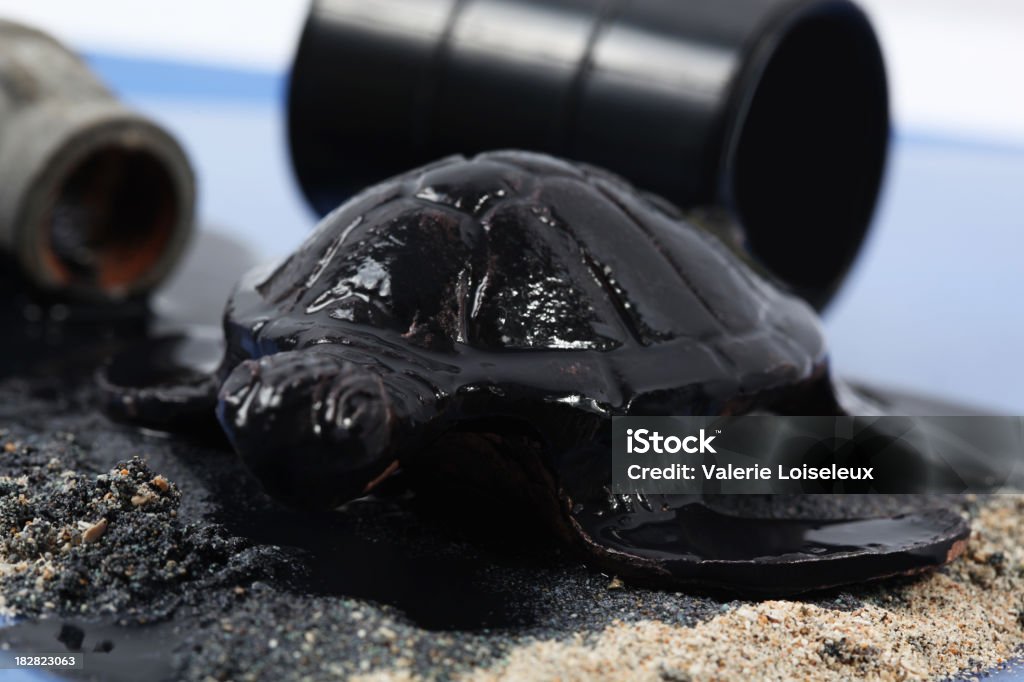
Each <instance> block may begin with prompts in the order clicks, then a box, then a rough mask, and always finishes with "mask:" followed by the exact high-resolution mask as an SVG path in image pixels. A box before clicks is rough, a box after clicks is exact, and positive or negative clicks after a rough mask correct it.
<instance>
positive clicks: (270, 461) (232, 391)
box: [217, 350, 397, 508]
mask: <svg viewBox="0 0 1024 682" xmlns="http://www.w3.org/2000/svg"><path fill="white" fill-rule="evenodd" d="M217 417H218V419H219V420H220V423H221V426H222V427H223V428H224V431H225V432H226V433H227V436H228V439H229V440H230V441H231V444H232V445H233V446H234V448H235V450H236V451H237V452H238V454H239V455H240V456H241V458H242V460H243V461H244V462H245V464H246V466H247V467H248V468H249V469H250V470H251V471H252V472H253V473H254V474H255V475H256V476H257V478H259V479H260V481H261V483H262V484H263V486H264V488H265V489H266V490H267V492H269V493H270V494H271V495H272V496H274V497H276V498H278V499H280V500H282V501H283V502H285V503H287V504H289V505H291V506H295V507H305V508H330V507H334V506H337V505H339V504H341V503H343V502H346V501H348V500H350V499H353V498H355V497H359V496H361V495H364V494H366V493H368V492H369V491H370V490H371V489H372V488H373V486H374V485H375V484H376V483H377V482H378V481H379V480H381V479H382V478H384V477H385V476H386V474H388V473H390V472H391V471H392V470H394V469H395V468H396V467H397V465H396V464H395V458H394V455H393V450H394V448H393V447H392V446H393V442H392V441H393V437H392V436H393V427H394V421H395V420H394V414H393V410H392V402H391V399H390V395H389V393H388V390H387V388H386V386H385V384H384V382H383V381H382V379H381V376H380V374H379V373H377V372H375V371H373V370H372V369H369V368H367V367H365V366H361V365H356V364H353V363H351V362H347V361H344V360H342V359H340V358H337V357H335V356H333V355H330V354H328V353H323V352H317V351H313V350H303V351H286V352H281V353H277V354H274V355H269V356H265V357H262V358H259V359H253V360H245V361H243V362H242V363H240V364H239V365H237V366H236V367H235V368H234V369H233V370H232V371H231V372H230V374H228V376H227V378H226V379H225V381H224V383H223V384H222V386H221V390H220V394H219V397H218V403H217Z"/></svg>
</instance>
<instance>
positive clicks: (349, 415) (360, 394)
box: [316, 363, 390, 452]
mask: <svg viewBox="0 0 1024 682" xmlns="http://www.w3.org/2000/svg"><path fill="white" fill-rule="evenodd" d="M317 402H318V406H319V410H318V415H317V417H316V420H317V422H318V424H319V425H320V427H321V429H322V430H323V431H325V432H327V433H329V434H330V436H331V438H332V439H333V440H334V441H335V442H337V443H343V444H345V447H355V448H357V449H358V450H359V451H361V452H376V451H377V450H378V449H380V448H383V447H385V446H386V445H387V439H388V422H389V421H390V414H389V410H388V399H387V392H386V390H385V388H384V383H383V381H382V380H381V378H380V377H379V376H378V375H377V374H375V373H374V372H371V371H368V370H367V369H365V368H362V367H358V366H356V365H351V364H348V363H346V364H344V365H343V366H342V368H341V370H340V372H339V373H338V374H337V375H336V377H335V378H334V380H333V381H332V382H331V384H330V386H329V388H328V389H327V391H326V393H325V395H324V396H323V397H322V398H321V399H320V400H318V401H317Z"/></svg>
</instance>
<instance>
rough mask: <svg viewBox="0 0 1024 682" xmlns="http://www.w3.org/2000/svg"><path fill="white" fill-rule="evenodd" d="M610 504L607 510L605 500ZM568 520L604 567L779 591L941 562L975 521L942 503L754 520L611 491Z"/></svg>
mask: <svg viewBox="0 0 1024 682" xmlns="http://www.w3.org/2000/svg"><path fill="white" fill-rule="evenodd" d="M602 507H603V508H602ZM569 516H570V519H571V523H572V525H573V527H574V528H575V529H576V531H577V533H578V539H579V540H581V541H582V543H583V544H584V546H585V549H586V550H587V552H588V553H589V554H591V555H592V556H593V557H595V559H596V563H598V564H600V565H602V566H603V567H604V568H605V569H606V570H608V571H610V572H613V573H617V574H619V575H623V576H631V577H634V578H635V579H637V580H638V581H641V582H649V583H657V584H665V585H680V586H685V585H690V586H696V587H702V588H708V589H724V590H729V591H735V592H742V593H752V594H760V595H768V596H773V595H775V596H779V595H785V594H793V593H799V592H808V591H812V590H820V589H826V588H831V587H837V586H841V585H848V584H852V583H858V582H864V581H869V580H876V579H880V578H885V577H889V576H894V575H911V574H915V573H920V572H923V571H926V570H928V569H933V568H937V567H939V566H941V565H943V564H945V563H947V562H949V561H951V560H952V559H954V558H956V557H957V556H959V555H960V554H961V553H962V552H963V550H964V548H965V547H966V542H967V537H968V536H969V534H970V527H969V525H968V524H967V522H966V521H964V519H963V518H962V517H961V516H960V515H959V514H957V513H955V512H954V511H950V510H945V509H936V510H929V511H922V512H919V513H911V514H903V515H898V516H886V517H882V518H856V519H839V520H813V519H797V518H751V517H746V516H742V517H741V516H733V515H730V514H725V513H722V512H720V511H717V510H714V509H711V508H710V507H708V506H707V505H706V504H704V503H702V502H701V501H700V499H699V498H698V497H692V496H684V495H652V496H646V497H644V496H639V495H630V496H612V498H611V499H610V501H609V504H608V505H586V504H583V505H576V508H575V509H574V510H572V511H571V512H569Z"/></svg>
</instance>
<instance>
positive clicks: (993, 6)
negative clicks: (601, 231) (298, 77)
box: [0, 0, 1024, 145]
mask: <svg viewBox="0 0 1024 682" xmlns="http://www.w3.org/2000/svg"><path fill="white" fill-rule="evenodd" d="M367 1H368V2H373V0H367ZM712 1H715V0H712ZM861 4H862V5H863V6H864V7H865V8H866V9H867V10H868V12H869V14H870V15H871V16H872V18H873V20H874V22H875V25H876V28H877V29H878V32H879V34H880V36H881V40H882V43H883V47H884V49H885V52H886V58H887V62H888V65H889V70H890V77H891V80H892V88H891V89H892V92H893V93H894V107H893V108H894V111H895V116H896V121H897V125H898V126H899V127H901V128H903V129H913V130H918V131H919V130H923V131H927V132H929V133H939V134H956V135H963V136H967V137H971V138H979V137H981V138H987V139H991V138H994V139H999V140H1003V141H1009V142H1011V143H1013V144H1015V145H1024V0H862V2H861ZM307 7H308V2H307V1H306V0H264V1H262V2H261V1H259V0H257V1H253V0H247V1H246V0H88V1H83V0H0V16H6V17H9V18H12V19H19V20H21V21H25V22H29V23H34V24H36V25H38V26H39V27H40V28H43V29H45V30H47V31H50V32H52V33H54V34H55V35H57V36H58V37H60V38H62V39H64V40H65V41H67V42H68V43H70V44H71V45H73V46H74V47H76V48H78V49H85V50H89V51H105V52H118V53H124V54H138V55H146V56H156V57H165V58H174V59H180V60H183V61H199V62H214V63H218V64H222V65H231V66H244V67H248V68H257V69H266V70H272V71H283V70H285V69H286V68H287V65H288V63H289V61H290V59H291V54H292V50H293V49H294V46H295V43H296V41H297V39H298V35H299V31H300V30H301V27H302V22H303V18H304V17H305V14H306V11H307Z"/></svg>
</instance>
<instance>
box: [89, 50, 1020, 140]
mask: <svg viewBox="0 0 1024 682" xmlns="http://www.w3.org/2000/svg"><path fill="white" fill-rule="evenodd" d="M84 57H85V59H86V61H87V62H88V63H89V65H90V66H91V67H92V68H93V69H95V71H96V72H97V73H98V74H99V75H100V77H101V78H103V80H104V81H105V82H106V83H107V84H108V85H109V86H110V87H111V88H113V89H114V91H115V92H117V93H118V94H120V95H122V96H124V97H126V98H129V99H131V98H133V97H174V98H180V99H202V100H211V99H213V100H221V101H225V100H226V101H241V102H248V103H253V104H255V103H259V104H266V105H274V104H276V103H278V102H282V101H284V94H285V90H286V87H287V81H288V75H287V73H286V72H284V71H280V72H279V71H272V70H269V69H268V70H259V69H246V68H242V67H233V66H218V65H215V64H206V63H200V62H182V61H176V60H171V59H158V58H151V57H138V56H128V55H123V54H114V53H107V52H87V53H85V55H84ZM894 137H895V140H896V141H898V142H900V143H903V144H913V145H915V146H929V147H954V148H959V149H965V150H967V149H969V150H973V151H981V152H990V153H991V152H996V153H1004V154H1005V153H1009V154H1024V145H1022V144H1020V143H1012V142H1003V141H1000V140H999V139H998V138H986V137H984V136H973V135H970V134H965V135H960V134H957V133H949V132H944V131H934V132H933V131H930V130H926V129H915V128H909V129H899V130H897V131H896V134H895V136H894Z"/></svg>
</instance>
